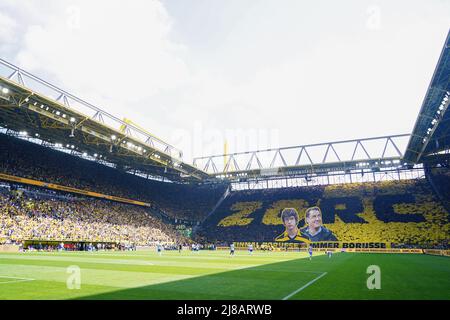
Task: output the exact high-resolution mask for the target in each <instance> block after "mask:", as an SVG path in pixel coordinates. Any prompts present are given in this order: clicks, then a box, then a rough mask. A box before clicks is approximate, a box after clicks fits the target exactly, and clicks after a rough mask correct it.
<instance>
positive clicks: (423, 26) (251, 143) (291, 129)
mask: <svg viewBox="0 0 450 320" xmlns="http://www.w3.org/2000/svg"><path fill="white" fill-rule="evenodd" d="M449 27H450V1H445V0H429V1H419V0H408V1H402V0H398V1H379V0H372V1H365V0H355V1H351V0H344V1H332V0H330V1H324V0H318V1H313V2H312V1H298V0H282V1H280V0H278V1H275V0H261V1H256V0H251V1H250V0H239V1H237V0H215V1H209V0H195V1H194V0H186V1H176V0H166V1H159V0H151V1H149V0H133V1H117V0H96V1H87V0H79V1H75V0H71V1H67V0H58V1H56V0H53V1H50V0H21V1H17V0H1V1H0V57H1V58H3V59H5V60H7V61H10V62H11V63H13V64H15V65H18V66H20V67H21V68H23V69H24V70H27V71H29V72H31V73H33V74H36V75H38V76H39V77H41V78H43V79H45V80H47V81H49V82H51V83H53V84H55V85H57V86H59V87H61V88H63V89H65V90H66V91H68V92H70V93H72V94H75V95H76V96H78V97H80V98H83V99H84V100H86V101H89V102H91V103H93V104H94V105H96V106H98V107H100V108H101V109H103V110H105V111H107V112H109V113H111V114H113V115H115V116H117V117H119V118H124V117H125V118H128V119H131V120H133V121H134V122H136V123H137V124H139V125H140V126H142V127H144V128H146V129H147V130H148V131H149V132H151V133H153V134H154V135H156V136H158V137H160V138H161V139H163V140H165V141H167V142H168V143H170V144H172V145H174V146H175V147H177V148H179V149H181V150H182V151H183V154H184V156H183V158H184V160H185V161H186V162H192V158H193V157H200V156H207V155H212V154H222V153H223V152H224V142H225V141H227V145H228V151H229V152H239V151H251V150H257V149H265V148H276V147H284V146H295V145H303V144H311V143H320V142H329V141H338V140H346V139H356V138H365V137H374V136H384V135H391V134H402V133H410V132H411V131H412V129H413V127H414V122H415V119H416V117H417V114H418V112H419V109H420V107H421V104H422V101H423V98H424V96H425V93H426V90H427V87H428V85H429V83H430V80H431V77H432V75H433V71H434V68H435V66H436V63H437V61H438V58H439V54H440V52H441V50H442V46H443V44H444V41H445V38H446V36H447V33H448V31H449ZM405 146H406V145H405Z"/></svg>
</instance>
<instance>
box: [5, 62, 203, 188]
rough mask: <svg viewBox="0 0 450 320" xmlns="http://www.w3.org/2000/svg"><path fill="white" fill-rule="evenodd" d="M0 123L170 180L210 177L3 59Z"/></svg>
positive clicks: (155, 141) (44, 141) (57, 145)
mask: <svg viewBox="0 0 450 320" xmlns="http://www.w3.org/2000/svg"><path fill="white" fill-rule="evenodd" d="M0 127H3V128H5V129H8V130H10V131H11V130H12V131H13V132H14V133H15V134H17V135H19V136H28V137H30V138H35V139H39V140H40V141H42V144H43V145H47V146H50V147H53V148H56V149H58V148H60V149H63V150H65V151H70V152H71V153H73V154H74V155H78V156H81V157H85V156H87V155H89V156H90V158H94V159H95V160H97V161H98V162H100V163H104V164H105V163H109V164H113V165H115V166H117V167H118V168H122V169H124V170H125V171H128V172H132V171H138V172H139V173H142V174H151V175H152V176H158V177H166V178H168V179H170V180H172V181H199V180H202V179H203V178H205V177H208V174H207V173H205V172H203V171H202V170H200V169H198V168H196V167H194V166H192V165H190V164H187V163H185V162H183V160H182V152H181V151H180V150H178V149H176V148H175V147H173V146H171V145H170V144H168V143H166V142H164V141H162V140H161V139H159V138H157V137H155V136H153V135H151V134H149V133H148V132H146V131H144V130H142V129H141V128H138V127H137V126H135V125H133V124H132V123H130V122H125V121H122V120H120V119H118V118H116V117H114V116H113V115H111V114H109V113H107V112H105V111H103V110H101V109H100V108H98V107H96V106H94V105H92V104H90V103H88V102H86V101H84V100H82V99H80V98H78V97H76V96H74V95H72V94H70V93H68V92H66V91H64V90H61V89H59V88H57V87H55V86H54V85H52V84H50V83H48V82H46V81H44V80H42V79H40V78H38V77H36V76H34V75H32V74H30V73H28V72H26V71H24V70H21V69H20V68H18V67H16V66H14V65H12V64H10V63H8V62H7V61H4V60H2V59H0ZM88 158H89V157H88Z"/></svg>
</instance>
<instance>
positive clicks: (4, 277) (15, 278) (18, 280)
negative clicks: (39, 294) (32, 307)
mask: <svg viewBox="0 0 450 320" xmlns="http://www.w3.org/2000/svg"><path fill="white" fill-rule="evenodd" d="M2 279H12V280H10V281H0V284H4V283H16V282H26V281H34V280H35V279H30V278H18V277H9V276H0V280H2Z"/></svg>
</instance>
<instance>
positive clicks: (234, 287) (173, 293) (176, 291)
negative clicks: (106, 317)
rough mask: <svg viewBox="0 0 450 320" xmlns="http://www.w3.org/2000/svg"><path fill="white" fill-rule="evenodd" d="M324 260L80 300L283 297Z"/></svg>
mask: <svg viewBox="0 0 450 320" xmlns="http://www.w3.org/2000/svg"><path fill="white" fill-rule="evenodd" d="M325 259H328V258H326V257H325V256H317V257H314V258H313V260H312V261H310V260H309V259H305V258H299V259H294V260H289V261H284V262H277V263H271V264H264V265H260V266H257V267H247V268H245V267H244V268H239V269H235V270H232V271H226V272H219V273H215V274H209V275H204V276H199V277H194V278H189V279H183V280H176V281H170V282H165V283H158V284H153V285H148V286H143V287H135V288H127V289H123V290H118V291H112V292H107V293H102V294H97V295H91V296H85V297H81V298H78V299H83V300H85V299H87V300H117V299H136V300H140V299H155V300H160V299H163V300H166V299H167V300H196V299H203V300H241V299H242V300H263V299H270V300H281V299H283V298H284V297H286V296H288V295H289V294H291V293H292V292H294V291H296V290H298V289H299V288H301V287H302V286H304V285H305V284H307V283H308V282H310V281H312V280H314V279H315V278H317V277H318V276H320V275H321V274H322V273H323V272H324V271H326V270H324V262H325V261H326V260H325ZM232 261H233V258H230V262H232ZM327 262H328V261H327ZM224 264H225V262H224ZM327 265H329V264H327ZM180 273H182V268H180ZM319 281H320V280H319Z"/></svg>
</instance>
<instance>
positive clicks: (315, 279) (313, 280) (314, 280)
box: [282, 272, 327, 300]
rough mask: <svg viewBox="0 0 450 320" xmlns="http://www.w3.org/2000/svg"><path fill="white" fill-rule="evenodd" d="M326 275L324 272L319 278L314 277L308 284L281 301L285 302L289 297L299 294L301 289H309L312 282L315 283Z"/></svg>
mask: <svg viewBox="0 0 450 320" xmlns="http://www.w3.org/2000/svg"><path fill="white" fill-rule="evenodd" d="M326 274H327V273H326V272H324V273H322V274H320V275H319V276H317V277H315V278H314V279H312V280H311V281H310V282H308V283H307V284H305V285H304V286H303V287H301V288H298V289H297V290H295V291H294V292H292V293H290V294H288V295H287V296H286V297H284V298H283V299H282V300H287V299H289V298H290V297H292V296H293V295H295V294H297V293H299V292H300V291H302V290H303V289H305V288H307V287H309V286H310V285H312V284H313V283H314V282H316V281H317V280H319V279H320V278H322V277H323V276H324V275H326Z"/></svg>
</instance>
